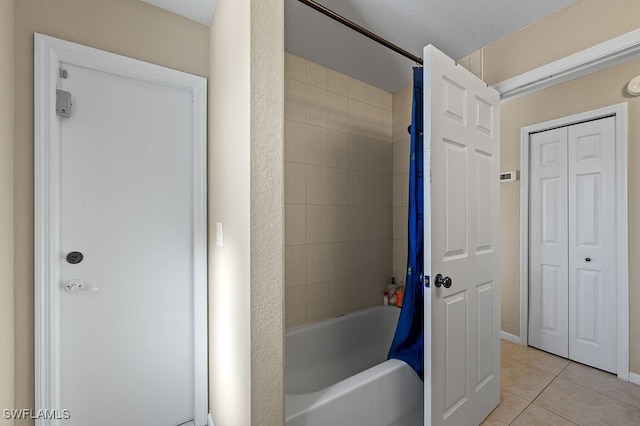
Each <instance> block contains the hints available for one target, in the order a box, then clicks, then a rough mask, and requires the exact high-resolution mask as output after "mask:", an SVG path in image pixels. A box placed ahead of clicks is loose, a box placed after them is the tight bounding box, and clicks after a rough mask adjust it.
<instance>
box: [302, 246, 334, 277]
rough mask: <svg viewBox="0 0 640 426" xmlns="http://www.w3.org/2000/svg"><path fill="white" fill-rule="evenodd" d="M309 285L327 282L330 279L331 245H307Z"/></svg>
mask: <svg viewBox="0 0 640 426" xmlns="http://www.w3.org/2000/svg"><path fill="white" fill-rule="evenodd" d="M306 248H307V284H315V283H320V282H325V281H327V279H328V277H329V245H328V244H309V245H307V247H306Z"/></svg>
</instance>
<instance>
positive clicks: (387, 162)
mask: <svg viewBox="0 0 640 426" xmlns="http://www.w3.org/2000/svg"><path fill="white" fill-rule="evenodd" d="M382 173H384V174H389V175H390V174H393V144H391V143H387V142H382Z"/></svg>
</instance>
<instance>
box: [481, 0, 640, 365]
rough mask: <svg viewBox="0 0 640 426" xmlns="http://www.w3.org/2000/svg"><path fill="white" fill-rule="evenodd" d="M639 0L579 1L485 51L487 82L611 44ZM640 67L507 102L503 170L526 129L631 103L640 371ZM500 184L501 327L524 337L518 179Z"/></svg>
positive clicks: (634, 338) (632, 291)
mask: <svg viewBox="0 0 640 426" xmlns="http://www.w3.org/2000/svg"><path fill="white" fill-rule="evenodd" d="M638 22H640V8H639V7H638V3H637V1H635V0H616V1H607V2H602V1H599V0H581V1H579V2H577V3H575V4H574V5H572V6H570V7H568V8H567V9H565V10H562V11H561V12H559V13H558V14H556V15H553V16H551V17H549V18H547V19H545V20H543V21H540V22H538V23H536V24H534V25H531V26H529V27H527V28H525V29H523V30H522V31H519V32H517V33H515V34H513V35H511V36H509V37H506V38H504V39H502V40H500V41H498V42H496V43H493V44H491V45H489V46H487V47H485V48H484V61H483V62H484V63H483V64H482V69H483V71H484V79H485V81H487V82H489V83H496V82H499V81H502V80H505V79H507V78H511V77H513V76H515V75H518V74H520V73H522V72H526V71H528V70H530V69H533V68H536V67H539V66H541V65H544V64H546V63H549V62H552V61H554V60H557V59H560V58H562V57H564V56H566V55H570V54H572V53H576V52H578V51H580V50H583V49H586V48H589V47H591V46H593V45H596V44H599V43H602V42H605V41H607V40H609V39H611V38H614V37H617V36H619V35H622V34H624V33H627V32H629V31H632V30H635V29H637V28H638ZM639 72H640V63H639V62H638V61H635V62H633V63H629V64H625V65H620V66H618V67H615V68H611V69H609V70H605V71H602V72H599V73H596V74H593V75H590V76H586V77H583V78H580V79H577V80H574V81H571V82H567V83H565V84H562V85H558V86H556V87H552V88H549V89H545V90H542V91H539V92H536V93H533V94H531V95H528V96H524V97H521V98H518V99H514V100H510V101H507V102H504V103H502V105H501V111H502V117H501V137H502V140H501V169H502V170H517V169H519V168H520V133H519V131H520V128H521V127H523V126H526V125H530V124H534V123H539V122H542V121H546V120H551V119H554V118H560V117H564V116H567V115H571V114H575V113H579V112H583V111H588V110H591V109H595V108H599V107H602V106H607V105H612V104H616V103H620V102H628V103H629V153H628V167H629V180H628V184H629V190H628V193H629V259H630V262H629V306H630V360H631V365H630V367H631V371H632V372H635V373H640V327H639V326H638V325H637V324H638V323H639V321H640V316H639V315H638V312H639V311H638V309H639V308H640V266H639V265H638V264H637V262H634V261H633V260H634V259H637V258H638V256H639V255H640V221H639V220H638V219H637V217H638V213H639V209H640V198H639V197H638V196H637V194H638V193H639V192H638V187H639V185H640V175H639V174H638V171H637V170H638V165H639V164H640V152H639V151H638V149H637V145H638V139H639V138H640V129H639V128H638V120H637V117H638V114H639V113H640V112H639V111H638V108H639V107H640V106H639V101H640V98H631V97H629V96H628V95H627V94H626V93H625V89H624V88H625V85H626V84H627V83H628V82H629V80H630V79H631V78H632V77H633V76H635V75H637V74H638V73H639ZM500 189H501V206H502V213H501V244H502V247H503V250H502V251H501V283H502V285H501V287H502V289H501V296H502V330H504V331H506V332H508V333H512V334H515V335H518V334H519V327H520V324H519V315H520V309H519V303H520V302H519V297H520V290H519V274H520V268H519V249H520V239H519V214H520V211H519V203H520V201H519V200H520V198H519V197H520V187H519V184H518V183H516V184H503V185H501V186H500Z"/></svg>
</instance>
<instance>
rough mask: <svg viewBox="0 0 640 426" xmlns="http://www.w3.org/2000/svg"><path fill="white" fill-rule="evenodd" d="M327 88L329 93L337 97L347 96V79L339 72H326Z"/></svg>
mask: <svg viewBox="0 0 640 426" xmlns="http://www.w3.org/2000/svg"><path fill="white" fill-rule="evenodd" d="M328 88H329V91H331V92H333V93H337V94H339V95H343V96H348V95H349V77H347V76H346V75H344V74H340V73H339V72H336V71H333V70H329V71H328Z"/></svg>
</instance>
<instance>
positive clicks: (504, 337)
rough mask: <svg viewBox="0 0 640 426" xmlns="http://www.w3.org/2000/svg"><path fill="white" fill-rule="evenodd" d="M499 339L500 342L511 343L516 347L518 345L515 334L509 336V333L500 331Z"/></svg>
mask: <svg viewBox="0 0 640 426" xmlns="http://www.w3.org/2000/svg"><path fill="white" fill-rule="evenodd" d="M500 338H501V339H502V340H507V341H509V342H513V343H516V344H518V345H520V344H521V343H520V336H516V335H515V334H511V333H507V332H506V331H501V332H500Z"/></svg>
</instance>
